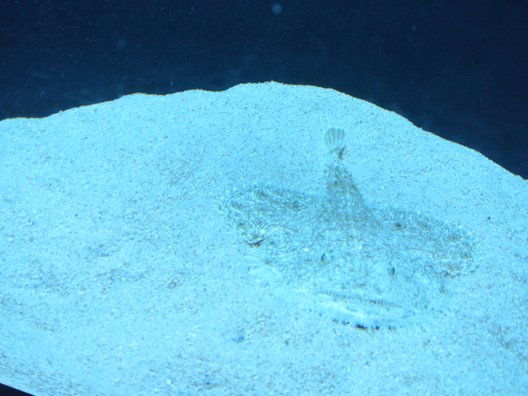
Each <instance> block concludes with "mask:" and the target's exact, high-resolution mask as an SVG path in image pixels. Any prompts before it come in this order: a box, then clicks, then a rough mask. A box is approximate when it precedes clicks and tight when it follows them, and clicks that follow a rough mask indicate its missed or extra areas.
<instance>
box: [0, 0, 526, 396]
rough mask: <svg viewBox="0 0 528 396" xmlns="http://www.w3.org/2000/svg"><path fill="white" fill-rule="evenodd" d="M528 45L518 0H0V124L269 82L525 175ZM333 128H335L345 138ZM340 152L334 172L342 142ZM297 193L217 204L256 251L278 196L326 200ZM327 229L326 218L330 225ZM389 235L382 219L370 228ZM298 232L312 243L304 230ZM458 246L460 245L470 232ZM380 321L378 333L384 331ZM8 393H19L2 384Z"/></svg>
mask: <svg viewBox="0 0 528 396" xmlns="http://www.w3.org/2000/svg"><path fill="white" fill-rule="evenodd" d="M527 38H528V5H527V4H526V2H525V1H520V0H518V1H517V0H511V1H499V0H484V1H478V2H475V1H468V0H461V1H454V0H453V1H441V0H431V1H419V0H410V1H384V0H357V1H356V0H349V1H345V0H342V1H341V0H336V1H303V0H283V1H273V0H272V1H263V0H233V1H224V2H215V1H177V0H174V1H170V0H158V1H121V0H116V1H110V0H94V1H86V2H72V1H62V0H48V1H38V0H27V1H15V0H12V1H5V2H3V3H2V9H1V10H0V120H5V119H10V118H18V117H47V116H49V115H52V114H55V113H58V112H62V111H65V110H68V109H71V108H75V107H79V106H84V105H92V104H96V103H101V102H106V101H112V100H114V99H117V98H120V97H123V96H125V95H128V94H132V93H148V94H159V95H164V94H170V93H174V92H180V91H185V90H194V89H200V90H207V91H224V90H226V89H228V88H230V87H233V86H235V85H237V84H241V83H259V82H262V83H263V82H270V81H276V82H280V83H285V84H293V85H313V86H317V87H324V88H331V89H334V90H336V91H340V92H343V93H346V94H348V95H350V96H353V97H356V98H360V99H364V100H366V101H368V102H371V103H374V104H376V105H377V106H379V107H381V108H384V109H387V110H391V111H393V112H395V113H398V114H400V115H401V116H403V117H405V118H407V119H408V120H410V121H411V122H412V123H413V124H414V125H416V126H417V127H419V128H422V129H424V130H426V131H431V132H432V133H434V134H436V135H438V136H440V137H442V138H444V139H446V140H449V141H453V142H456V143H460V144H462V145H464V146H467V147H470V148H472V149H474V150H476V151H478V152H480V153H482V154H483V155H485V156H486V157H488V158H489V159H491V160H492V161H494V162H496V163H497V164H499V165H500V166H501V167H503V168H504V169H506V170H507V171H509V172H511V173H513V174H515V175H519V176H521V177H522V178H524V179H526V178H528V159H527V157H528V155H527V154H528V136H527V134H528V131H527V123H526V109H525V107H526V103H528V94H527V88H528V77H527V72H526V71H527V70H528V41H527ZM325 105H326V104H325ZM329 127H333V125H329ZM336 130H338V131H339V132H335V130H333V129H329V131H334V134H338V135H339V133H341V132H340V130H339V129H336ZM327 133H328V132H327ZM343 133H344V132H343ZM347 133H349V131H347ZM349 135H350V133H349ZM1 138H2V136H0V139H1ZM1 144H2V143H1V140H0V145H1ZM336 147H338V148H339V150H337V151H339V153H338V154H339V158H338V160H336V161H337V163H339V164H340V162H339V161H340V160H341V159H342V158H341V154H343V155H344V153H345V145H344V143H341V142H338V144H337V146H336ZM341 149H342V151H343V153H341V152H340V150H341ZM346 151H347V153H348V152H351V153H353V152H354V148H353V147H346ZM334 154H335V153H334ZM351 155H353V154H351ZM1 160H2V159H1V158H0V161H1ZM348 171H349V170H348V168H347V169H346V172H345V171H343V172H345V174H346V175H348V173H347V172H348ZM333 176H334V177H336V176H335V174H333ZM336 178H337V177H336ZM339 182H341V181H339ZM336 183H337V182H336ZM337 184H339V183H337ZM344 185H345V187H342V186H341V188H343V189H355V188H356V187H355V185H354V184H353V183H350V184H346V183H344ZM328 186H331V183H330V182H328ZM328 186H327V188H331V187H328ZM350 186H352V187H350ZM292 191H294V192H291V191H289V190H288V191H287V192H285V191H283V190H280V189H275V188H261V189H256V190H255V189H247V190H242V191H240V192H236V193H233V195H231V196H230V195H227V197H225V198H224V200H223V201H222V203H221V205H220V206H221V209H222V210H223V211H224V212H225V217H226V218H227V219H229V220H230V221H231V222H233V223H235V224H238V227H239V228H240V225H242V226H243V227H242V228H243V230H242V232H241V233H242V237H241V240H242V241H243V242H245V243H247V244H248V245H251V246H257V247H259V246H260V244H261V243H262V242H263V241H264V240H265V239H267V238H268V236H267V234H264V233H263V234H262V235H261V234H259V233H258V232H257V231H259V232H260V230H257V231H254V230H253V229H252V228H251V227H255V224H257V223H259V222H261V223H262V224H265V225H266V226H268V224H267V223H266V222H268V221H269V222H271V220H269V219H270V218H271V219H275V218H280V217H281V215H280V214H277V213H275V211H276V208H277V202H278V201H280V204H281V205H283V206H288V205H289V206H288V207H289V208H290V209H291V207H295V206H296V205H300V206H301V209H302V210H303V211H304V212H301V213H302V214H303V216H299V217H309V216H304V213H307V212H309V209H310V205H311V204H313V202H316V203H317V205H319V206H322V207H324V206H325V205H327V203H326V202H325V201H324V200H323V202H321V198H320V197H317V198H313V197H310V196H305V195H303V194H302V193H299V192H297V191H296V190H295V189H293V190H292ZM347 191H348V190H347ZM237 194H238V195H237ZM270 195H271V196H272V198H269V196H270ZM248 197H252V199H249V198H248ZM292 197H293V198H292ZM299 197H300V198H299ZM330 197H331V198H332V196H330ZM334 198H335V197H334ZM347 198H349V197H348V196H347ZM277 200H278V201H277ZM303 200H304V201H303ZM248 202H252V203H251V204H249V203H248ZM299 202H301V204H299ZM338 203H339V202H338ZM286 204H287V205H286ZM268 206H269V207H268ZM255 207H257V209H259V208H262V207H264V208H265V209H262V210H263V213H264V214H265V215H262V216H261V217H262V218H261V217H258V216H256V217H255V214H254V213H255ZM327 212H328V210H327ZM310 213H311V212H310ZM330 213H331V215H332V214H333V213H334V212H332V211H330ZM387 213H389V214H387ZM387 213H385V212H383V214H382V215H380V216H379V217H380V218H381V219H382V220H383V221H385V222H386V223H387V224H389V223H390V224H391V225H394V224H393V223H395V224H397V225H398V227H397V228H399V227H400V222H399V220H398V221H396V220H394V219H395V218H396V219H400V217H401V218H402V219H408V217H404V216H403V215H401V214H394V213H393V212H390V211H388V212H387ZM398 216H400V217H398ZM405 216H409V217H412V216H415V217H412V219H413V220H412V221H414V222H416V223H420V224H421V226H423V224H424V223H427V221H429V220H427V221H425V220H423V219H422V218H421V217H419V216H418V215H414V214H412V215H407V214H405ZM293 217H295V216H293ZM330 217H331V216H330ZM424 218H426V217H424ZM386 219H390V220H386ZM416 219H417V220H416ZM383 221H379V222H380V223H383ZM1 222H2V220H1V219H0V229H1V228H2V223H1ZM520 222H522V223H523V224H525V223H526V219H524V220H523V219H521V220H520ZM411 223H412V222H411V221H409V224H411ZM329 224H333V219H332V218H331V219H330V220H328V219H327V220H326V223H323V225H325V226H327V227H328V228H329V227H330V225H329ZM412 224H414V223H412ZM430 224H433V225H434V226H435V227H437V228H438V229H441V230H440V231H438V230H437V234H433V235H434V236H435V241H434V242H430V241H427V242H423V241H422V239H420V238H418V237H415V236H413V237H414V239H412V238H411V239H412V240H411V241H410V242H408V244H409V246H411V247H412V248H414V247H415V246H418V245H423V244H427V243H438V244H443V243H444V242H443V239H442V238H445V240H446V241H447V240H449V238H453V235H455V236H456V237H457V238H459V235H463V236H465V234H463V233H462V231H456V232H455V231H453V230H451V229H450V228H449V229H447V228H446V229H447V231H444V229H443V228H442V227H444V225H443V223H442V225H440V223H437V222H436V220H435V221H432V220H431V222H430V223H427V224H426V225H425V226H423V227H424V228H427V227H430ZM388 227H389V225H386V224H385V223H383V224H382V225H376V227H372V228H373V229H374V230H375V231H371V234H372V235H374V234H375V233H376V232H378V231H379V229H386V228H388ZM417 227H418V226H417ZM431 227H432V226H431ZM445 227H447V226H445ZM263 228H265V227H264V226H263ZM284 228H286V226H284ZM301 228H302V227H301ZM325 230H326V229H323V231H321V232H322V233H324V232H325ZM238 231H240V230H238ZM295 231H296V232H297V234H301V236H303V237H305V235H304V234H303V232H304V231H305V230H304V229H303V230H295ZM464 232H465V231H464ZM286 234H287V233H286ZM248 235H250V236H248ZM271 235H272V237H269V238H268V239H269V240H272V241H273V238H276V241H274V243H276V245H277V246H280V247H281V248H283V249H285V248H284V246H287V247H288V249H289V248H290V244H291V245H295V243H298V242H297V241H296V240H294V241H293V242H290V241H288V243H289V244H288V243H286V242H284V241H283V239H287V238H289V236H288V235H287V236H283V235H280V233H279V235H278V234H271ZM367 235H370V234H368V233H367ZM409 235H412V233H411V232H410V234H409ZM280 238H283V239H280ZM306 238H314V237H313V236H312V235H310V236H309V237H306ZM371 238H372V239H376V237H375V236H371ZM439 240H440V242H439ZM468 240H469V239H468ZM277 241H278V242H277ZM524 241H526V238H525V239H524ZM400 242H401V241H400V240H397V241H396V242H393V244H397V245H398V246H401V243H400ZM452 242H453V241H449V243H452ZM455 242H456V243H457V244H458V243H459V244H464V243H466V241H465V240H463V238H462V237H460V241H458V240H457V241H455ZM299 243H300V242H299ZM377 243H379V241H378V239H376V244H377ZM467 243H468V244H469V242H467ZM471 243H473V241H471ZM281 244H282V245H281ZM376 244H373V246H375V247H376V251H379V250H380V249H381V248H380V249H377V248H378V245H376ZM446 244H447V242H446ZM389 245H390V244H389ZM296 246H297V245H296ZM464 246H465V245H464ZM297 247H298V246H297ZM265 249H270V248H269V247H265V248H264V249H263V250H265ZM286 250H287V249H286ZM276 252H277V250H273V249H270V250H269V251H267V254H268V261H270V262H272V263H279V264H277V266H278V267H280V266H281V265H284V263H285V261H284V260H283V256H280V257H279V258H277V257H276ZM457 252H458V251H457ZM361 254H369V252H368V251H367V252H366V253H365V252H363V253H361ZM378 254H379V253H378ZM431 254H433V253H431ZM449 254H451V252H450V253H449ZM457 254H458V253H457ZM524 254H525V253H524ZM1 255H2V252H1V251H0V256H1ZM447 255H448V254H446V256H447ZM319 256H320V261H321V263H323V262H325V260H328V257H330V255H327V254H326V252H325V253H323V254H319ZM372 256H376V254H374V253H373V254H372ZM369 257H370V256H369ZM0 258H1V257H0ZM466 258H467V257H466ZM310 259H311V257H310ZM370 259H371V260H372V261H375V260H378V258H376V257H375V258H374V259H372V258H371V257H370ZM382 259H383V260H384V259H385V256H384V257H383V258H382ZM382 259H379V260H380V261H381V260H382ZM295 260H298V257H296V258H295ZM468 261H469V260H468ZM286 263H287V262H286ZM287 264H288V263H287ZM6 265H7V264H6ZM467 267H468V268H470V270H471V271H472V270H473V269H474V268H473V267H472V266H470V265H469V264H468V265H467ZM290 268H291V267H290V266H288V269H290ZM470 270H469V269H467V268H465V267H464V268H463V270H460V272H464V273H465V272H470ZM446 272H448V271H447V270H446ZM297 275H298V274H297V273H296V272H295V273H294V276H293V277H294V278H295V277H297ZM296 279H297V278H296ZM435 279H436V278H435ZM410 293H411V292H410ZM404 297H405V296H404ZM402 298H403V297H402ZM405 298H406V297H405ZM413 298H414V296H413ZM391 319H392V318H391ZM0 320H3V319H2V318H0ZM372 323H373V324H371V325H370V326H371V327H372V328H376V330H377V327H381V326H383V325H384V324H385V323H384V322H383V321H382V322H380V323H381V324H379V323H378V322H376V321H373V322H372ZM391 323H392V322H390V324H391ZM387 326H388V325H387ZM0 337H2V335H1V334H0ZM242 341H243V340H242V339H240V340H238V339H237V341H236V342H242ZM508 342H509V341H508V340H506V341H505V343H508ZM2 358H3V357H2V356H0V359H2ZM0 391H1V392H2V394H23V392H22V390H20V391H18V390H15V389H11V388H9V387H7V386H3V385H2V386H1V387H0ZM366 393H368V392H366Z"/></svg>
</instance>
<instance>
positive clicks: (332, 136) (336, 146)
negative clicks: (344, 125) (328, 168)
mask: <svg viewBox="0 0 528 396" xmlns="http://www.w3.org/2000/svg"><path fill="white" fill-rule="evenodd" d="M345 135H346V134H345V130H344V129H341V128H330V129H329V130H327V131H326V132H325V134H324V141H325V146H326V154H327V155H329V156H331V157H332V159H338V160H341V159H343V155H344V153H345V150H346V146H345Z"/></svg>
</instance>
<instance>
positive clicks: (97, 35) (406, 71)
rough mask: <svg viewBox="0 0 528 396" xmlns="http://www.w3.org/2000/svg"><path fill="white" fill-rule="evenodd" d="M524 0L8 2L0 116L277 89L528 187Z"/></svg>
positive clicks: (1, 23)
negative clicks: (391, 119) (398, 123)
mask: <svg viewBox="0 0 528 396" xmlns="http://www.w3.org/2000/svg"><path fill="white" fill-rule="evenodd" d="M527 16H528V11H527V6H526V3H525V2H523V1H514V0H512V1H507V2H501V1H498V0H488V1H479V2H473V1H456V2H455V1H437V0H434V1H426V2H424V1H405V2H403V1H392V2H388V1H383V0H374V1H370V0H359V1H322V2H310V1H302V0H291V1H276V2H275V1H262V0H236V1H235V0H233V1H227V2H222V3H221V4H218V3H216V2H212V1H187V2H184V1H169V0H160V1H155V2H147V1H127V2H125V1H90V2H83V3H82V4H81V3H78V4H77V3H72V2H68V1H61V0H55V1H36V0H35V1H6V2H4V3H3V5H2V12H1V13H0V51H1V58H0V88H1V89H0V119H4V118H10V117H24V116H26V117H42V116H46V115H49V114H52V113H54V112H57V111H59V110H64V109H68V108H71V107H75V106H79V105H85V104H92V103H97V102H101V101H107V100H112V99H115V98H118V97H120V96H122V95H126V94H129V93H134V92H144V93H157V94H165V93H171V92H176V91H182V90H187V89H194V88H199V89H206V90H223V89H226V88H228V87H231V86H233V85H236V84H238V83H244V82H262V81H270V80H274V81H279V82H283V83H291V84H309V85H316V86H321V87H329V88H334V89H336V90H339V91H341V92H345V93H347V94H350V95H352V96H355V97H359V98H362V99H365V100H368V101H371V102H373V103H376V104H377V105H378V106H381V107H383V108H387V109H390V110H393V111H395V112H397V113H399V114H401V115H403V116H405V117H406V118H408V119H410V120H411V121H412V122H413V123H414V124H416V125H417V126H419V127H421V128H423V129H425V130H430V131H434V133H436V134H439V135H440V136H442V137H444V138H446V139H449V140H452V141H455V142H459V143H461V144H464V145H466V146H469V147H472V148H474V149H476V150H478V151H480V152H482V153H483V154H484V155H486V156H487V157H489V158H490V159H492V160H493V161H495V162H497V163H499V164H500V165H502V166H503V167H505V168H506V169H508V170H510V171H511V172H513V173H515V174H518V175H521V176H523V177H524V178H526V177H528V162H527V160H526V157H527V156H526V153H527V152H528V139H527V137H526V121H525V120H526V115H525V111H524V108H525V104H526V103H527V102H528V95H527V93H526V91H527V90H526V86H527V77H526V70H527V69H528V60H527V58H528V50H527V44H526V37H527V36H528V23H527Z"/></svg>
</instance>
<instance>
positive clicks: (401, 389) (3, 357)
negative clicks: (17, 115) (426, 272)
mask: <svg viewBox="0 0 528 396" xmlns="http://www.w3.org/2000/svg"><path fill="white" fill-rule="evenodd" d="M330 127H340V128H344V129H345V130H347V133H348V135H347V146H348V153H347V157H346V159H345V161H346V163H347V166H348V168H349V169H350V171H351V172H352V173H353V174H354V177H355V180H356V183H357V185H358V187H359V189H360V191H361V192H362V194H363V196H364V198H365V200H366V201H367V202H368V204H369V205H370V206H372V207H383V206H386V205H388V206H392V207H396V208H401V209H406V210H410V211H413V212H420V213H425V214H427V215H430V216H432V217H434V218H437V219H441V220H445V221H448V222H451V223H454V224H459V225H461V226H463V227H464V228H466V229H467V230H470V231H471V232H472V233H473V234H474V236H475V238H476V240H478V241H479V243H478V246H477V249H476V251H475V260H477V262H478V265H479V266H478V268H477V270H476V271H475V272H473V273H471V274H468V275H465V276H460V277H457V278H455V279H452V280H450V281H449V283H448V285H446V290H445V291H444V294H443V296H442V302H441V304H440V303H439V304H437V305H435V306H434V308H431V309H430V310H429V311H427V312H425V313H424V314H423V315H422V316H421V320H419V321H417V322H416V323H412V324H409V325H408V326H402V327H401V328H396V329H383V328H382V329H380V330H378V331H364V330H360V329H357V328H355V327H354V326H349V325H342V324H338V323H334V322H333V321H331V320H329V318H328V317H327V316H325V315H321V312H320V310H318V309H317V308H316V307H314V305H313V301H312V300H311V299H310V298H309V296H307V295H305V294H302V293H299V292H297V291H295V290H291V288H289V287H287V285H284V284H283V283H281V281H280V279H278V278H280V277H278V276H277V274H276V273H274V272H273V271H270V270H267V269H266V268H265V266H264V265H263V264H262V260H261V257H260V256H259V251H258V249H255V248H251V247H249V246H248V245H247V244H245V243H243V241H241V239H240V238H239V236H238V235H237V233H236V232H235V230H234V229H233V227H231V225H230V224H228V222H227V221H226V219H225V217H224V216H222V214H221V213H220V211H219V209H218V204H219V201H220V199H221V197H222V196H223V194H224V192H225V191H226V190H228V189H230V188H233V187H237V188H238V187H242V186H244V185H252V184H269V183H272V184H274V185H279V186H286V187H288V188H292V189H295V190H298V191H304V192H306V193H310V194H322V193H324V188H325V173H324V170H325V169H324V155H323V154H322V153H324V142H323V138H322V135H323V133H324V132H325V131H326V130H327V129H328V128H330ZM0 266H1V267H0V268H1V271H2V277H1V278H0V319H1V320H0V382H2V383H5V384H8V385H11V386H15V387H17V388H20V389H23V390H25V391H28V392H32V393H36V394H39V395H69V394H78V395H110V394H111V395H151V394H162V395H165V394H177V395H194V394H200V395H207V394H211V395H222V394H227V395H242V394H244V395H251V394H292V395H300V394H313V395H324V394H329V395H336V394H352V395H355V394H357V395H369V394H442V395H444V394H451V395H455V394H464V395H468V394H472V395H475V394H479V395H484V394H509V395H511V394H528V335H527V334H528V333H527V331H528V292H527V291H528V183H527V181H525V180H523V179H521V178H520V177H517V176H514V175H512V174H510V173H508V172H507V171H505V170H504V169H502V168H500V167H499V166H498V165H496V164H494V163H493V162H491V161H489V160H488V159H486V158H485V157H483V156H482V155H481V154H479V153H477V152H475V151H472V150H470V149H467V148H465V147H462V146H459V145H457V144H454V143H451V142H448V141H445V140H443V139H441V138H439V137H436V136H434V135H432V134H430V133H428V132H424V131H422V130H420V129H419V128H417V127H415V126H413V125H412V124H411V123H410V122H408V121H407V120H405V119H403V118H402V117H400V116H398V115H397V114H394V113H391V112H388V111H385V110H383V109H380V108H378V107H376V106H374V105H372V104H370V103H367V102H364V101H361V100H358V99H354V98H352V97H349V96H346V95H343V94H340V93H337V92H335V91H332V90H327V89H321V88H316V87H306V86H286V85H281V84H277V83H267V84H249V85H241V86H237V87H234V88H232V89H230V90H228V91H225V92H204V91H188V92H183V93H178V94H174V95H167V96H148V95H131V96H127V97H123V98H121V99H119V100H116V101H113V102H109V103H102V104H98V105H94V106H87V107H82V108H77V109H72V110H69V111H65V112H62V113H59V114H55V115H53V116H50V117H47V118H44V119H13V120H5V121H2V122H0Z"/></svg>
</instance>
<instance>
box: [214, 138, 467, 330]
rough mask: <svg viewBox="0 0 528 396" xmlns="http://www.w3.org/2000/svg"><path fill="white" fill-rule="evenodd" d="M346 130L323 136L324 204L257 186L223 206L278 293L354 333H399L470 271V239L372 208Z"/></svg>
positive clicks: (416, 217) (421, 219)
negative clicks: (275, 275) (282, 290)
mask: <svg viewBox="0 0 528 396" xmlns="http://www.w3.org/2000/svg"><path fill="white" fill-rule="evenodd" d="M345 137H346V134H345V131H344V130H342V129H337V128H332V129H330V130H328V131H327V132H326V133H325V135H324V140H325V147H326V156H327V161H326V167H327V169H326V172H327V181H326V195H325V196H314V195H309V194H305V193H303V192H299V191H293V190H290V189H288V188H283V187H278V186H270V185H257V186H253V187H251V188H249V189H244V190H237V189H234V190H231V191H229V192H227V193H226V196H225V197H224V200H223V201H222V203H221V205H220V207H221V210H222V212H223V213H224V214H225V216H226V217H227V219H228V220H229V221H230V222H231V224H233V225H234V226H235V227H236V229H237V230H238V233H239V235H240V237H241V239H242V241H244V242H245V243H246V244H247V245H248V247H253V248H258V249H260V251H261V252H262V259H263V263H264V265H269V266H272V267H273V268H275V269H276V270H278V272H279V273H280V274H281V277H282V281H283V282H284V285H285V287H289V288H291V289H292V290H295V291H296V292H301V293H303V294H304V295H305V296H306V297H307V298H309V299H311V300H312V301H313V304H314V306H315V307H317V309H319V310H320V312H321V313H322V314H325V315H328V316H329V317H330V318H331V319H332V320H334V321H336V322H339V323H343V324H350V325H354V326H356V327H358V328H361V329H378V328H381V327H390V328H394V327H399V326H401V325H403V324H405V323H408V322H409V321H412V320H415V319H416V317H417V316H418V317H419V315H420V313H424V312H425V311H426V310H427V309H428V307H429V304H430V302H431V300H432V299H434V298H438V297H439V296H440V295H441V293H442V290H443V289H444V287H443V286H444V282H446V281H448V280H449V278H450V277H454V276H459V275H463V274H466V273H469V272H471V271H473V270H474V269H475V267H476V264H475V261H474V259H473V248H474V242H473V239H472V236H471V234H470V233H469V232H467V231H465V230H463V229H462V228H460V227H458V226H454V225H450V224H447V223H444V222H442V221H438V220H435V219H431V218H429V217H426V216H423V215H421V214H418V213H413V212H406V211H401V210H396V209H371V208H369V207H368V206H367V205H366V204H365V202H364V200H363V198H362V196H361V194H360V192H359V190H358V188H357V186H356V184H355V183H354V179H353V177H352V175H351V173H350V172H349V171H348V170H347V169H346V167H345V165H344V163H343V158H344V156H345V154H346V146H345Z"/></svg>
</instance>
